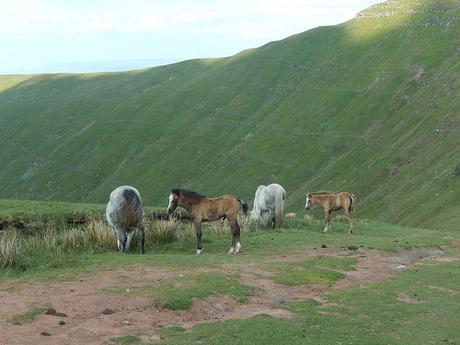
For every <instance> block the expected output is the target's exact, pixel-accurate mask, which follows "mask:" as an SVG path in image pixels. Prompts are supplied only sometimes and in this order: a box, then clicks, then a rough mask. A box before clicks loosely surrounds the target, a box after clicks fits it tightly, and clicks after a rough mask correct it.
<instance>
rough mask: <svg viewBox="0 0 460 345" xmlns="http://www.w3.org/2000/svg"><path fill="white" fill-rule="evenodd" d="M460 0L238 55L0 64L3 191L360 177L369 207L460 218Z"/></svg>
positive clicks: (399, 215)
mask: <svg viewBox="0 0 460 345" xmlns="http://www.w3.org/2000/svg"><path fill="white" fill-rule="evenodd" d="M459 18H460V2H459V1H458V0H443V1H428V0H417V1H409V0H401V1H393V0H391V1H387V2H385V3H383V4H381V5H377V6H374V7H371V8H370V9H368V10H366V11H363V12H362V13H360V15H359V16H358V17H357V18H355V19H353V20H351V21H349V22H347V23H344V24H342V25H338V26H332V27H320V28H317V29H314V30H310V31H307V32H304V33H301V34H298V35H295V36H292V37H289V38H287V39H285V40H282V41H278V42H272V43H269V44H267V45H265V46H263V47H260V48H258V49H253V50H247V51H244V52H241V53H240V54H237V55H235V56H232V57H229V58H223V59H204V60H191V61H186V62H182V63H177V64H173V65H169V66H162V67H157V68H152V69H147V70H141V71H132V72H126V73H104V74H80V75H79V74H53V75H31V76H1V77H0V126H1V127H0V128H1V129H2V134H1V136H2V150H0V164H1V166H2V169H1V170H0V180H1V181H2V184H1V188H0V198H21V199H39V200H63V201H84V202H97V203H100V202H104V201H105V200H106V198H107V196H108V193H109V192H110V191H111V190H112V189H113V188H114V187H115V186H117V185H119V184H126V183H128V184H132V185H135V186H136V187H138V188H139V189H140V190H141V192H142V194H143V196H144V199H145V200H146V202H147V203H148V204H156V205H161V204H166V203H167V200H166V197H167V194H168V190H169V188H170V187H171V186H174V185H183V186H187V187H190V188H195V189H198V190H199V191H201V192H202V193H207V194H210V195H217V194H221V193H234V194H238V195H241V196H243V197H246V198H248V199H250V198H252V196H253V193H254V192H255V189H256V187H257V185H258V184H262V183H264V184H267V183H270V182H274V181H276V182H279V183H281V184H283V185H285V187H286V189H287V191H288V208H290V209H292V210H300V209H301V208H302V207H303V202H304V201H303V196H304V194H305V192H306V191H307V190H318V189H329V190H352V191H354V192H355V193H356V195H357V196H358V201H359V216H361V217H368V218H373V219H377V220H385V221H389V222H393V223H395V222H397V223H402V224H410V225H413V226H425V227H435V228H441V229H444V228H447V229H454V228H455V227H456V226H457V224H459V222H460V216H459V214H460V198H459V196H458V195H459V194H458V191H459V176H460V150H459V147H460V141H459V138H460V131H459V122H460V116H459V113H458V112H459V109H460V97H459V95H460V92H459V90H460V39H459V37H460V21H459Z"/></svg>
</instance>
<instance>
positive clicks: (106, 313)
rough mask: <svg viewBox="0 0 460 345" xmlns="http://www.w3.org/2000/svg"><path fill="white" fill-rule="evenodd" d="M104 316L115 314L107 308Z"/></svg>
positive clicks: (103, 312)
mask: <svg viewBox="0 0 460 345" xmlns="http://www.w3.org/2000/svg"><path fill="white" fill-rule="evenodd" d="M102 314H105V315H110V314H113V310H112V309H109V308H105V309H104V310H103V311H102Z"/></svg>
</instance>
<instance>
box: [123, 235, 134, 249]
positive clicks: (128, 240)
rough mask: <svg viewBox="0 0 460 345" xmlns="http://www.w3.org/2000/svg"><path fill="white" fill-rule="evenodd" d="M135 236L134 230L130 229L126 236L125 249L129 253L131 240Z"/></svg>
mask: <svg viewBox="0 0 460 345" xmlns="http://www.w3.org/2000/svg"><path fill="white" fill-rule="evenodd" d="M133 236H134V230H131V231H128V234H127V236H126V244H125V250H124V252H125V253H128V251H129V246H130V244H131V240H132V238H133Z"/></svg>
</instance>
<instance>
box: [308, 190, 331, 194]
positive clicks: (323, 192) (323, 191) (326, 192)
mask: <svg viewBox="0 0 460 345" xmlns="http://www.w3.org/2000/svg"><path fill="white" fill-rule="evenodd" d="M328 194H334V193H332V192H330V191H328V190H320V191H319V192H311V195H328Z"/></svg>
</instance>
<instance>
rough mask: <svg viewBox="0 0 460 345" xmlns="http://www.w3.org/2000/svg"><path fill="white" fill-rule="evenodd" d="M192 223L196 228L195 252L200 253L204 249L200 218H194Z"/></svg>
mask: <svg viewBox="0 0 460 345" xmlns="http://www.w3.org/2000/svg"><path fill="white" fill-rule="evenodd" d="M193 224H195V230H196V253H197V254H201V253H202V252H203V250H204V249H203V243H202V242H201V220H195V221H194V222H193Z"/></svg>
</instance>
